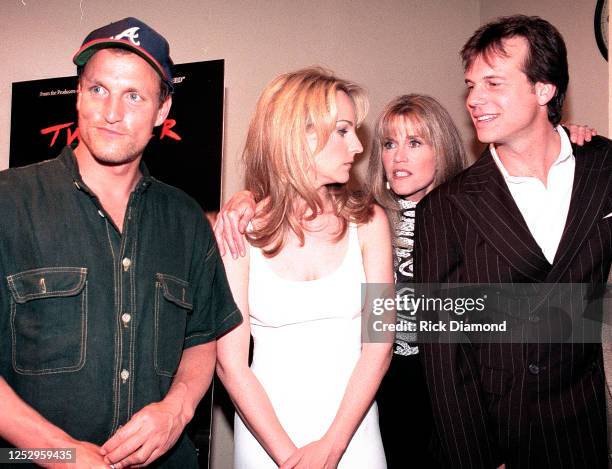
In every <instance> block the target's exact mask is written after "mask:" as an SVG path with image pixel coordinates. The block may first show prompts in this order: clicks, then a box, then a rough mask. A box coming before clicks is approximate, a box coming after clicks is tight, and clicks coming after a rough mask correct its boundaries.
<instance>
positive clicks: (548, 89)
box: [535, 81, 557, 106]
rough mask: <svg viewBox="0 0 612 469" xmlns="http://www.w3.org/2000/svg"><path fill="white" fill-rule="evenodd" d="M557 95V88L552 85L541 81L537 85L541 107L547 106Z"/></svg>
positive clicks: (537, 95)
mask: <svg viewBox="0 0 612 469" xmlns="http://www.w3.org/2000/svg"><path fill="white" fill-rule="evenodd" d="M556 93H557V87H556V86H555V85H553V84H552V83H542V82H541V81H539V82H537V83H536V84H535V94H536V98H537V100H538V104H540V106H546V105H547V104H548V102H549V101H550V100H551V99H553V98H554V97H555V94H556Z"/></svg>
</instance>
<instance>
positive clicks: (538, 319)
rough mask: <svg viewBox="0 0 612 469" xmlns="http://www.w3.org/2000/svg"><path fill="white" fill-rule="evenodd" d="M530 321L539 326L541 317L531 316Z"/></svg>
mask: <svg viewBox="0 0 612 469" xmlns="http://www.w3.org/2000/svg"><path fill="white" fill-rule="evenodd" d="M529 321H530V322H533V323H534V324H537V323H538V322H540V316H536V315H534V316H529Z"/></svg>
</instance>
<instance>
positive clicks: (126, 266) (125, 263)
mask: <svg viewBox="0 0 612 469" xmlns="http://www.w3.org/2000/svg"><path fill="white" fill-rule="evenodd" d="M121 265H123V270H124V271H126V272H127V271H128V269H129V268H130V265H132V261H131V260H130V259H129V258H127V257H124V258H123V260H122V261H121Z"/></svg>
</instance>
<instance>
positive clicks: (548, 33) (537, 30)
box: [461, 15, 569, 125]
mask: <svg viewBox="0 0 612 469" xmlns="http://www.w3.org/2000/svg"><path fill="white" fill-rule="evenodd" d="M517 36H518V37H523V38H525V39H526V40H527V44H528V47H529V50H528V52H527V57H525V63H524V64H523V72H524V73H525V75H527V78H528V80H529V82H530V83H532V84H536V83H537V82H541V83H550V84H553V85H555V86H556V87H557V91H556V93H555V96H553V98H552V99H551V100H550V101H549V102H548V120H549V121H550V122H551V123H552V124H553V125H557V124H559V122H561V111H562V108H563V101H564V100H565V93H566V91H567V84H568V82H569V73H568V67H567V49H566V48H565V42H564V41H563V37H562V36H561V33H559V31H558V30H557V28H555V27H554V26H553V25H552V24H550V23H549V22H548V21H546V20H543V19H542V18H540V17H538V16H525V15H514V16H505V17H502V18H498V19H497V20H495V21H492V22H491V23H487V24H485V25H484V26H482V27H480V28H479V29H478V30H477V31H476V32H475V33H474V34H473V35H472V37H471V38H470V39H468V41H467V42H466V43H465V45H464V46H463V49H461V59H462V60H463V67H464V69H465V70H467V69H468V68H469V67H471V66H472V64H473V63H474V60H476V58H477V57H478V56H482V57H483V58H484V59H485V60H487V58H488V57H490V56H491V55H501V56H507V53H506V51H505V49H504V40H505V39H509V38H512V37H517Z"/></svg>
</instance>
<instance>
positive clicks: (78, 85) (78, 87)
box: [76, 80, 81, 114]
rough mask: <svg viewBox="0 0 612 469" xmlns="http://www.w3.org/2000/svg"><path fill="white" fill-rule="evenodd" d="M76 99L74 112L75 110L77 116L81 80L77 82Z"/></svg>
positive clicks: (79, 103)
mask: <svg viewBox="0 0 612 469" xmlns="http://www.w3.org/2000/svg"><path fill="white" fill-rule="evenodd" d="M76 92H77V99H76V110H77V114H78V113H79V109H80V107H81V80H79V81H78V82H77V89H76Z"/></svg>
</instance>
